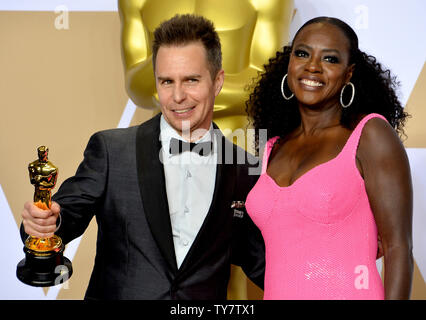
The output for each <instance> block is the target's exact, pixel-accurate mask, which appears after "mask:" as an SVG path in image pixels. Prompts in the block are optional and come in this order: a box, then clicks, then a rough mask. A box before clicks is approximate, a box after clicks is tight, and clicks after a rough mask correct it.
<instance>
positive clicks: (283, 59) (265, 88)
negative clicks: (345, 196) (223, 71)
mask: <svg viewBox="0 0 426 320" xmlns="http://www.w3.org/2000/svg"><path fill="white" fill-rule="evenodd" d="M319 22H322V23H330V24H332V25H335V26H337V27H338V28H339V29H340V30H342V31H343V33H344V34H345V36H346V37H347V38H348V40H349V42H350V58H349V64H355V69H354V72H353V75H352V78H351V82H352V83H353V84H354V86H355V88H356V94H355V97H354V100H353V103H352V104H351V105H350V106H349V107H348V108H343V110H342V117H341V120H340V123H341V124H342V126H344V127H346V128H350V129H353V128H354V126H355V125H356V124H357V121H359V119H360V116H361V115H363V114H369V113H379V114H381V115H383V116H384V117H385V118H386V119H387V120H388V121H389V123H390V125H391V126H392V127H393V128H395V130H396V131H397V133H398V134H399V135H400V136H401V135H403V134H404V131H403V127H404V123H405V120H406V118H407V116H408V114H407V113H406V112H404V109H403V107H402V105H401V103H400V101H399V100H398V97H397V94H396V90H397V89H398V87H399V83H398V81H397V80H396V77H394V76H392V74H391V72H390V70H387V69H385V68H383V66H382V65H381V64H380V63H379V62H377V60H376V58H375V57H373V56H371V55H368V54H366V53H365V52H362V51H361V50H359V48H358V37H357V35H356V33H355V31H354V30H353V29H352V28H351V27H350V26H349V25H348V24H346V23H345V22H343V21H341V20H339V19H337V18H329V17H318V18H314V19H312V20H309V21H308V22H306V23H305V24H304V25H303V26H302V27H301V28H300V29H299V31H298V32H297V33H296V35H295V37H294V38H296V37H297V35H298V33H299V32H300V31H301V30H302V29H303V28H304V27H305V26H307V25H310V24H313V23H319ZM291 52H292V46H291V45H289V46H285V47H284V48H283V49H282V50H281V51H278V52H277V53H276V56H275V57H273V58H271V59H269V62H268V63H267V64H266V65H264V69H265V71H264V72H263V73H260V74H259V76H258V77H257V78H256V79H254V82H253V83H252V84H251V86H250V88H251V89H252V90H253V91H252V92H251V94H250V97H249V100H248V101H246V111H247V113H248V115H249V117H251V118H252V123H253V126H254V128H255V129H256V134H255V135H256V136H255V145H256V146H255V147H256V151H259V146H260V145H261V144H262V143H264V142H259V130H258V129H267V130H268V131H267V138H268V139H269V138H271V137H275V136H279V137H281V138H284V137H285V136H286V135H287V134H289V133H290V132H292V131H293V130H294V129H296V128H297V127H298V126H299V125H300V113H299V109H298V104H297V99H295V98H292V99H290V100H285V99H284V98H283V96H282V94H281V81H282V78H283V76H284V75H285V74H286V73H287V69H288V64H289V61H290V55H291ZM351 91H352V90H350V88H347V89H346V90H345V91H344V95H343V101H345V102H346V101H349V100H350V96H351Z"/></svg>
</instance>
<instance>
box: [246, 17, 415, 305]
mask: <svg viewBox="0 0 426 320" xmlns="http://www.w3.org/2000/svg"><path fill="white" fill-rule="evenodd" d="M396 87H397V83H396V80H395V78H394V77H392V76H391V74H390V72H389V71H388V70H384V69H383V67H382V66H381V64H380V63H378V62H377V61H376V59H375V58H374V57H372V56H370V55H367V54H366V53H364V52H362V51H360V50H359V48H358V38H357V36H356V34H355V32H354V31H353V30H352V28H351V27H350V26H348V25H347V24H346V23H344V22H343V21H341V20H338V19H335V18H327V17H319V18H315V19H313V20H310V21H308V22H307V23H306V24H305V25H303V26H302V27H301V28H300V30H299V31H298V32H297V33H296V35H295V38H294V40H293V43H292V44H291V46H288V47H284V48H283V50H282V51H279V52H277V54H276V56H275V57H274V58H272V59H270V61H269V63H268V64H267V65H265V72H264V73H263V74H262V75H261V76H260V77H259V80H258V82H257V83H256V84H255V87H254V91H253V93H252V94H251V96H250V100H249V101H248V102H247V111H248V113H249V115H250V116H251V117H252V118H253V125H254V127H255V128H256V129H267V130H268V131H267V134H268V141H267V143H266V147H265V149H264V150H265V151H264V154H263V163H262V166H263V167H262V168H263V169H262V174H261V176H260V178H259V180H258V182H257V184H256V185H255V187H254V188H253V189H252V190H251V192H250V193H249V195H248V197H247V201H246V208H247V212H248V213H249V215H250V216H251V218H252V219H253V221H254V222H255V223H256V225H257V226H258V227H259V229H260V230H261V231H262V234H263V237H264V240H265V246H266V270H265V292H264V298H265V299H384V298H386V299H408V298H409V295H410V290H411V282H412V272H413V260H412V231H411V229H412V185H411V176H410V168H409V163H408V159H407V155H406V153H405V149H404V147H403V145H402V143H401V141H400V139H399V135H401V134H403V131H402V129H403V125H404V121H405V118H406V117H407V114H406V113H405V112H404V110H403V108H402V106H401V103H400V102H399V101H398V98H397V96H396V93H395V89H396ZM258 138H259V137H258ZM257 146H258V148H259V139H258V140H257ZM382 254H383V255H384V270H385V271H384V283H383V282H382V279H381V278H380V275H379V273H378V271H377V268H376V258H377V257H379V256H381V255H382Z"/></svg>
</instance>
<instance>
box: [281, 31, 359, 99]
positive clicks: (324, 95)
mask: <svg viewBox="0 0 426 320" xmlns="http://www.w3.org/2000/svg"><path fill="white" fill-rule="evenodd" d="M348 63H349V40H348V39H347V38H346V37H345V35H344V34H343V32H342V31H341V30H340V29H339V28H338V27H336V26H334V25H332V24H329V23H314V24H311V25H308V26H306V27H305V28H303V29H302V30H301V31H300V32H299V34H298V35H297V37H296V39H295V40H294V42H293V50H292V52H291V56H290V62H289V65H288V76H287V81H288V85H289V87H290V89H291V91H292V92H293V93H294V94H295V96H296V98H297V100H298V101H299V102H300V103H302V104H304V105H309V106H316V107H323V106H326V105H334V104H336V103H337V104H338V103H339V97H340V91H341V89H342V87H343V86H344V85H345V83H347V82H349V81H350V78H351V77H352V72H353V69H354V65H348Z"/></svg>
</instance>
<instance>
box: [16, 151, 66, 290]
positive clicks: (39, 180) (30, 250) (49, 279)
mask: <svg viewBox="0 0 426 320" xmlns="http://www.w3.org/2000/svg"><path fill="white" fill-rule="evenodd" d="M37 151H38V160H35V161H33V162H31V163H30V164H29V165H28V171H29V174H30V181H31V184H33V185H34V188H35V191H34V204H35V205H36V206H37V207H39V208H40V209H43V210H48V209H50V207H51V204H52V202H51V196H52V189H53V188H54V187H55V184H56V180H57V177H58V168H57V167H55V166H54V165H53V164H52V163H51V162H50V161H49V160H48V152H49V149H48V148H47V147H45V146H41V147H39V148H38V149H37ZM64 249H65V245H64V244H63V242H62V239H61V238H60V237H59V236H57V235H53V236H52V237H50V238H36V237H33V236H31V235H30V236H28V238H27V239H26V240H25V246H24V253H25V258H24V259H22V260H21V261H20V262H19V264H18V266H17V270H16V274H17V277H18V279H19V280H21V281H22V282H24V283H25V284H28V285H31V286H35V287H50V286H53V285H57V284H61V283H63V282H65V281H66V280H68V279H69V278H70V277H71V274H72V264H71V261H70V260H69V259H67V258H66V257H64V256H63V252H64Z"/></svg>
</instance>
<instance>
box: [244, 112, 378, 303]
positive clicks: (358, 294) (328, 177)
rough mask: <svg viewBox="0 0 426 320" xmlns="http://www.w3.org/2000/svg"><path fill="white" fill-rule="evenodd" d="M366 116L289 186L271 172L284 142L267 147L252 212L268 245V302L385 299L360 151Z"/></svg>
mask: <svg viewBox="0 0 426 320" xmlns="http://www.w3.org/2000/svg"><path fill="white" fill-rule="evenodd" d="M374 117H380V118H382V119H385V118H384V117H382V116H381V115H378V114H370V115H368V116H366V117H364V118H363V119H362V120H361V121H360V123H359V124H358V125H357V127H356V128H355V130H354V131H353V132H352V134H351V135H350V137H349V139H348V140H347V142H346V144H345V146H344V147H343V149H342V151H341V152H340V153H339V154H338V155H337V156H336V157H335V158H333V159H331V160H329V161H327V162H325V163H322V164H320V165H318V166H316V167H314V168H313V169H311V170H309V171H308V172H306V173H305V174H304V175H302V176H301V177H300V178H298V179H297V180H296V181H295V182H294V183H293V184H292V185H290V186H288V187H280V186H278V185H277V184H276V182H275V181H274V180H273V179H272V178H271V177H270V176H269V175H268V174H267V173H266V168H267V164H268V158H269V155H270V153H271V150H272V147H273V146H274V143H275V142H276V140H277V138H278V137H274V138H272V139H270V140H269V141H268V142H267V144H266V149H265V152H264V156H263V164H262V165H263V167H262V174H261V176H260V177H259V180H258V182H257V183H256V185H255V186H254V187H253V189H252V190H251V191H250V193H249V194H248V196H247V201H246V209H247V212H248V213H249V215H250V217H251V218H252V220H253V221H254V223H255V224H256V225H257V226H258V227H259V229H260V230H261V232H262V235H263V238H264V240H265V246H266V270H265V291H264V299H309V300H314V299H353V300H355V299H384V288H383V284H382V280H381V278H380V275H379V273H378V271H377V267H376V254H377V227H376V223H375V220H374V216H373V213H372V211H371V208H370V204H369V201H368V197H367V193H366V190H365V184H364V180H363V179H362V177H361V175H360V173H359V171H358V169H357V167H356V160H355V156H356V151H357V147H358V143H359V138H360V136H361V132H362V129H363V127H364V125H365V123H366V122H367V121H368V120H369V119H371V118H374Z"/></svg>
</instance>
